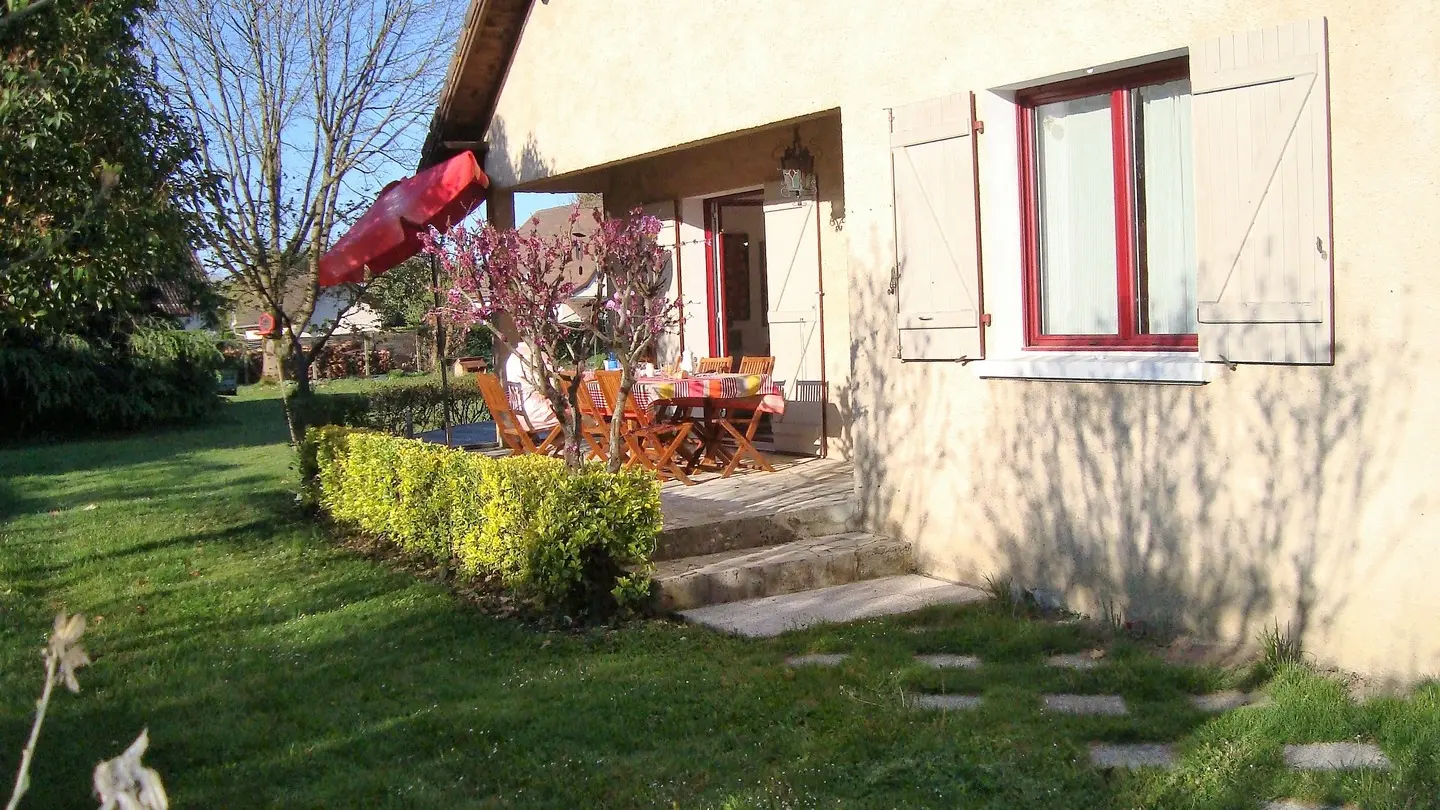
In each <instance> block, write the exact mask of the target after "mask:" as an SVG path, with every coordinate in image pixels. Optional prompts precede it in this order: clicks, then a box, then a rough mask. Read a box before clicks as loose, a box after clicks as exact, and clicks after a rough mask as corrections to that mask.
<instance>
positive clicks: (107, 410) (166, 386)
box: [0, 329, 222, 438]
mask: <svg viewBox="0 0 1440 810" xmlns="http://www.w3.org/2000/svg"><path fill="white" fill-rule="evenodd" d="M221 362H222V359H221V356H220V352H219V350H218V349H216V347H215V343H214V341H213V339H212V338H210V337H209V336H207V335H205V334H203V333H196V332H184V331H181V330H178V329H142V330H139V331H137V332H135V333H133V334H131V335H129V336H128V337H127V338H126V339H124V340H123V341H121V342H119V343H118V344H117V345H106V344H97V343H91V342H87V341H84V340H81V339H79V338H75V337H67V338H62V339H58V340H45V341H41V340H38V339H36V340H32V341H29V342H20V341H15V340H12V341H11V342H10V343H8V344H6V345H3V346H0V412H3V413H5V414H6V419H4V420H3V421H0V436H4V437H6V438H25V437H31V436H36V435H46V434H51V435H76V434H86V433H102V432H111V431H120V430H134V429H137V428H142V427H148V426H151V425H160V424H170V423H177V422H187V421H193V420H196V419H200V418H202V417H204V416H207V415H209V414H210V413H212V412H213V411H214V409H215V407H216V406H217V405H218V404H219V402H220V400H219V397H218V396H217V395H216V393H215V372H216V370H217V369H218V368H219V367H220V365H221Z"/></svg>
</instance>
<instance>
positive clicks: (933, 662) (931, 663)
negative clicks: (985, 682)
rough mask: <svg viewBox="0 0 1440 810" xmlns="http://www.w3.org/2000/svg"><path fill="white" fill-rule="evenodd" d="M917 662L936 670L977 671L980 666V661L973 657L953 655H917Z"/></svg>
mask: <svg viewBox="0 0 1440 810" xmlns="http://www.w3.org/2000/svg"><path fill="white" fill-rule="evenodd" d="M915 661H916V662H917V663H920V664H924V665H925V666H927V667H934V668H935V669H976V668H978V667H979V666H980V659H979V658H976V657H975V656H973V655H951V654H950V653H932V654H930V655H917V656H915Z"/></svg>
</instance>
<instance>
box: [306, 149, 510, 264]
mask: <svg viewBox="0 0 1440 810" xmlns="http://www.w3.org/2000/svg"><path fill="white" fill-rule="evenodd" d="M489 185H490V178H488V177H486V176H485V172H483V171H481V170H480V164H479V162H478V161H476V160H475V153H473V152H462V153H461V154H458V155H456V156H455V157H452V158H450V159H449V160H447V161H445V162H444V163H440V164H437V165H435V166H431V167H430V168H428V169H426V170H425V171H423V172H420V173H419V174H417V175H415V176H414V177H407V178H406V179H404V180H396V181H395V182H393V183H391V184H390V185H388V186H386V187H385V188H384V189H382V190H381V191H380V196H379V197H377V198H376V199H375V204H374V205H372V206H370V210H368V211H366V212H365V215H364V216H362V217H360V219H359V220H357V221H356V222H355V224H354V225H353V226H351V228H350V230H349V231H347V232H346V233H345V235H344V236H342V237H340V239H339V240H337V241H336V242H335V244H334V245H332V246H331V248H330V249H329V250H328V251H326V252H325V255H324V256H321V257H320V286H321V287H333V286H335V285H337V284H345V283H354V282H361V281H364V280H365V279H366V277H367V276H378V275H380V274H381V273H384V272H385V271H387V270H390V269H393V268H394V267H395V266H396V265H398V264H400V263H401V262H403V261H405V260H406V259H408V258H410V257H411V256H414V255H415V254H417V253H419V252H420V250H421V249H422V248H423V247H424V242H423V241H422V239H421V236H422V234H424V233H425V232H426V231H427V230H429V229H430V228H431V227H434V228H436V229H437V230H439V231H441V232H444V231H447V230H449V229H450V226H451V225H453V224H455V223H456V222H459V221H460V220H461V219H464V218H465V216H466V215H467V214H469V213H470V211H471V210H473V209H474V208H475V206H477V205H479V204H480V201H481V200H483V199H484V198H485V189H486V188H487V187H489Z"/></svg>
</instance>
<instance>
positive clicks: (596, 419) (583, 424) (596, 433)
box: [566, 377, 610, 461]
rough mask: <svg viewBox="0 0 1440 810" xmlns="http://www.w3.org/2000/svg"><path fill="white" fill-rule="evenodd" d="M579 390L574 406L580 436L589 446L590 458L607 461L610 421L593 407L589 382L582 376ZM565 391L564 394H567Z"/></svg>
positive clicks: (593, 402) (593, 401) (608, 455)
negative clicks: (576, 410) (578, 414)
mask: <svg viewBox="0 0 1440 810" xmlns="http://www.w3.org/2000/svg"><path fill="white" fill-rule="evenodd" d="M572 384H578V385H579V386H580V390H579V391H578V392H576V396H575V407H576V409H578V410H579V411H580V438H582V439H584V440H585V444H586V445H587V446H589V448H590V458H593V459H595V460H596V461H608V460H609V459H610V452H609V447H610V422H609V419H608V415H607V414H602V413H600V411H598V410H596V408H595V400H593V399H591V397H590V383H589V382H587V381H586V380H585V379H584V378H583V377H582V378H580V380H579V382H578V383H572ZM569 393H570V392H569V391H566V394H569Z"/></svg>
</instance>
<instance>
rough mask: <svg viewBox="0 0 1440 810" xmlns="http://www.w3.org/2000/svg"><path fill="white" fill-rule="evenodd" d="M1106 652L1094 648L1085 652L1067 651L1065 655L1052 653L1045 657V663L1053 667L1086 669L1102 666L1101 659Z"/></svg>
mask: <svg viewBox="0 0 1440 810" xmlns="http://www.w3.org/2000/svg"><path fill="white" fill-rule="evenodd" d="M1103 656H1104V653H1103V652H1102V651H1100V650H1093V651H1091V652H1084V653H1066V654H1065V655H1052V656H1050V657H1049V658H1046V659H1045V663H1046V664H1048V665H1050V666H1052V667H1061V668H1062V669H1076V670H1086V669H1094V668H1096V667H1098V666H1100V663H1101V661H1100V659H1101V658H1102V657H1103Z"/></svg>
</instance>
